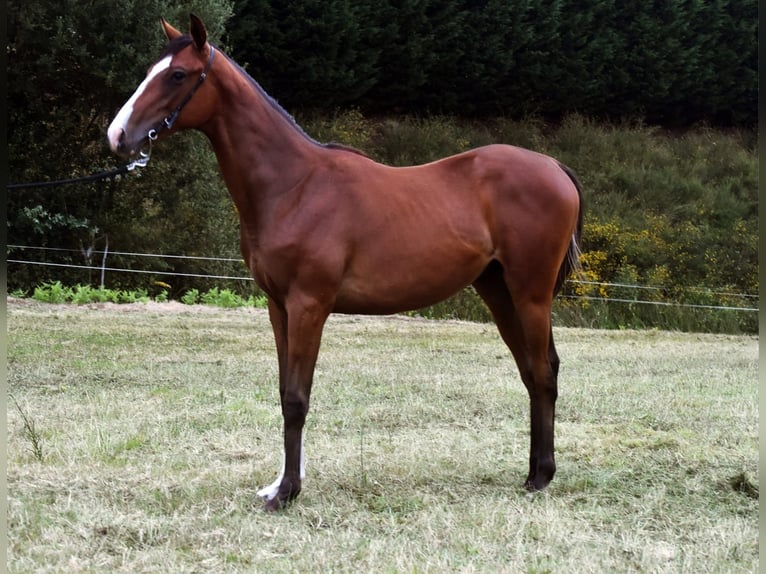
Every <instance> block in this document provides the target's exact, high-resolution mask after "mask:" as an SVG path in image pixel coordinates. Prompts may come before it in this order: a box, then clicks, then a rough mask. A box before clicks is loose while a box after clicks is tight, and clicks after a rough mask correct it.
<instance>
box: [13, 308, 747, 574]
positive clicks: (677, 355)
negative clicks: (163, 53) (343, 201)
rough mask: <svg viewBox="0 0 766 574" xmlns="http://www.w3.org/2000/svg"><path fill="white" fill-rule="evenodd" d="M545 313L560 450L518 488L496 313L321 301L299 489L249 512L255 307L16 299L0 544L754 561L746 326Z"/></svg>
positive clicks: (408, 566) (728, 565) (533, 559)
mask: <svg viewBox="0 0 766 574" xmlns="http://www.w3.org/2000/svg"><path fill="white" fill-rule="evenodd" d="M555 334H556V337H557V346H558V349H559V352H560V355H561V356H562V368H561V373H560V380H559V383H560V398H559V402H558V411H557V417H558V418H557V460H558V465H559V470H558V473H557V476H556V478H555V479H554V481H553V483H552V484H551V486H550V487H549V489H548V490H547V491H545V492H544V493H541V494H536V495H529V494H527V493H526V492H525V491H524V490H523V489H522V488H521V483H522V481H523V479H524V476H525V470H526V460H527V456H528V401H527V397H526V393H525V391H524V388H523V385H522V384H521V382H520V381H519V379H518V376H517V374H516V372H515V368H514V366H513V361H512V360H511V358H510V356H509V354H508V352H507V351H506V350H505V348H504V347H503V345H502V343H501V342H500V339H499V337H498V336H497V334H496V332H495V329H494V327H493V326H492V325H489V324H475V323H464V322H450V321H426V320H422V319H411V318H402V317H384V318H362V317H353V316H352V317H346V316H339V317H333V318H332V319H331V320H330V322H329V324H328V326H327V329H326V331H325V337H324V340H323V348H322V352H321V354H320V360H319V364H318V367H317V373H316V377H315V385H314V393H313V396H312V401H313V402H312V410H311V414H310V416H309V422H308V424H307V434H306V450H307V453H306V454H307V462H308V465H307V473H308V476H307V479H306V481H305V483H304V491H303V493H302V494H301V496H300V497H299V498H298V500H297V501H296V503H295V504H293V505H292V506H291V507H289V508H288V509H287V511H285V512H283V513H281V514H278V515H268V514H266V513H264V512H262V511H261V510H260V507H259V501H258V500H257V499H256V497H255V490H256V489H257V488H258V487H260V486H263V485H265V484H268V483H270V482H271V481H272V480H273V478H274V476H275V474H276V472H277V470H278V467H279V464H280V460H281V438H280V429H281V416H280V412H279V407H278V396H277V384H276V376H277V372H276V356H275V353H274V344H273V341H272V336H271V332H270V327H269V325H268V319H267V314H266V312H265V311H262V310H258V309H252V308H243V309H222V308H217V307H208V306H185V305H181V304H177V303H176V304H164V305H160V304H156V303H147V304H137V305H122V306H108V305H105V306H102V307H101V308H87V307H82V306H73V305H48V304H41V303H38V302H34V301H29V300H25V301H15V300H11V301H9V303H8V336H9V347H8V360H9V363H8V380H9V390H10V392H11V393H12V395H13V397H14V400H15V401H16V403H15V404H14V402H13V401H8V402H7V405H8V406H7V415H8V492H9V501H8V507H9V514H8V528H9V536H8V544H9V568H10V570H11V571H12V572H32V571H34V572H61V571H83V572H120V571H122V572H256V571H257V572H329V571H332V572H509V573H510V572H513V573H515V572H577V573H580V572H694V573H697V572H721V573H723V572H726V573H728V572H756V571H757V570H758V564H759V561H758V525H757V520H758V485H759V476H758V410H757V357H758V339H757V338H756V337H750V336H725V335H701V334H682V333H671V332H659V331H596V330H587V329H557V330H556V331H555ZM17 405H18V406H17ZM21 413H23V416H22V414H21ZM30 423H31V424H32V425H33V428H34V436H35V437H36V439H35V440H36V441H37V442H38V447H39V448H40V449H41V450H40V452H41V453H42V456H41V457H37V456H36V455H35V452H34V450H33V445H32V444H30V436H31V435H30V432H29V428H30Z"/></svg>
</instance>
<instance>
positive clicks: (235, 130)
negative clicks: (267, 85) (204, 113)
mask: <svg viewBox="0 0 766 574" xmlns="http://www.w3.org/2000/svg"><path fill="white" fill-rule="evenodd" d="M224 63H225V66H226V68H225V69H224V73H220V72H219V74H218V75H217V78H216V79H217V85H218V102H217V105H216V110H217V112H216V113H215V114H214V116H213V117H212V118H211V120H210V121H209V122H208V123H207V124H206V125H205V126H203V127H202V128H201V130H202V131H203V132H204V133H205V134H206V135H207V137H208V139H209V140H210V142H211V144H212V146H213V149H214V151H215V154H216V157H217V159H218V164H219V166H220V168H221V174H222V175H223V178H224V181H225V182H226V186H227V188H228V189H229V193H230V194H231V196H232V199H233V200H234V203H235V204H236V205H237V208H238V210H239V211H240V214H241V215H244V213H243V211H245V212H246V211H250V210H253V209H254V210H255V211H256V212H257V214H259V215H262V214H263V212H264V210H265V207H267V206H265V205H264V204H265V203H268V202H269V200H273V199H275V198H277V197H279V196H280V195H282V194H283V193H284V192H285V191H287V190H289V189H292V188H294V187H295V186H296V185H297V183H298V182H299V181H301V180H302V179H303V178H305V177H306V174H307V173H308V171H310V169H311V166H312V161H311V159H312V157H315V156H316V154H317V153H318V151H319V149H320V147H319V146H318V145H317V144H316V143H315V142H314V141H313V140H311V139H310V138H309V137H308V136H306V135H305V134H304V133H303V132H302V131H301V130H300V128H298V127H297V125H296V124H295V123H294V122H293V121H292V119H291V118H290V117H289V116H288V115H287V114H286V113H285V112H284V111H282V110H280V109H279V108H278V107H277V105H276V104H275V103H272V102H271V101H269V99H268V96H267V95H266V94H265V92H263V91H262V90H261V89H260V88H259V87H257V86H256V85H254V84H253V83H251V80H250V79H249V78H247V77H245V76H244V75H243V74H244V72H240V71H239V70H237V69H236V68H235V67H234V64H232V63H231V62H230V61H228V60H225V61H224ZM222 68H223V67H222Z"/></svg>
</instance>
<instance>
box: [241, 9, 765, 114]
mask: <svg viewBox="0 0 766 574" xmlns="http://www.w3.org/2000/svg"><path fill="white" fill-rule="evenodd" d="M235 11H236V16H235V17H234V18H232V19H231V20H230V22H229V34H230V40H231V43H232V44H233V48H234V55H235V58H236V59H238V60H240V61H241V62H243V63H246V64H247V65H248V70H249V71H250V72H251V74H252V75H253V76H254V77H255V78H256V79H258V80H259V81H261V82H262V83H263V85H264V86H265V87H266V89H267V90H269V91H271V92H272V95H274V96H275V97H276V98H277V99H279V100H280V101H281V102H282V103H283V104H285V105H286V106H287V107H288V108H290V109H293V110H297V109H303V110H314V111H317V110H318V111H329V110H333V109H334V108H335V107H337V106H344V105H348V104H353V105H356V106H359V107H360V108H361V109H362V110H363V111H365V112H367V113H372V114H391V113H414V112H418V113H441V114H450V115H455V114H456V115H460V116H469V115H470V116H483V117H495V116H499V115H504V116H509V117H514V118H520V117H527V116H529V115H537V116H540V117H544V118H546V119H552V120H558V119H560V118H562V117H563V116H565V115H566V114H568V113H572V112H577V113H580V114H584V115H587V116H590V117H598V118H608V119H610V120H616V119H621V118H629V119H633V118H641V119H643V120H645V121H647V122H648V123H651V124H661V125H665V126H688V125H690V124H693V123H695V122H699V121H707V122H709V123H711V124H722V125H732V124H736V125H754V124H755V122H756V121H757V118H756V109H757V108H756V101H757V99H756V98H757V55H756V47H757V30H758V22H757V5H756V3H755V1H754V0H740V1H726V0H715V1H713V2H703V1H702V0H693V1H688V0H668V1H663V2H642V1H639V0H630V1H629V2H616V1H615V0H585V1H583V0H483V1H475V0H474V1H471V0H383V1H380V0H376V1H375V2H371V1H356V2H351V1H350V0H332V1H331V2H318V1H317V0H292V1H290V2H276V1H275V0H258V1H256V2H251V1H240V2H237V3H236V4H235Z"/></svg>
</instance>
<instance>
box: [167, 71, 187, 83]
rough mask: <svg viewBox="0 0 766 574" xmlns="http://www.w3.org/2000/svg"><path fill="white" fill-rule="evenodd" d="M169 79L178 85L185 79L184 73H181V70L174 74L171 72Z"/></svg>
mask: <svg viewBox="0 0 766 574" xmlns="http://www.w3.org/2000/svg"><path fill="white" fill-rule="evenodd" d="M170 77H171V78H172V80H173V81H174V82H175V83H177V84H180V83H181V82H183V81H184V80H185V79H186V72H182V71H181V70H176V71H175V72H173V74H172V75H171V76H170Z"/></svg>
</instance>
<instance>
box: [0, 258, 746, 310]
mask: <svg viewBox="0 0 766 574" xmlns="http://www.w3.org/2000/svg"><path fill="white" fill-rule="evenodd" d="M8 249H9V250H11V249H14V250H24V251H43V252H45V251H49V252H60V253H64V252H66V253H76V254H80V255H82V256H83V258H86V257H87V258H89V257H91V256H93V255H102V256H103V257H102V264H101V265H100V266H99V265H77V264H74V263H57V262H52V261H33V260H29V259H11V258H9V259H7V262H8V263H16V264H20V265H38V266H46V267H60V268H70V269H82V270H88V271H97V272H100V273H101V274H102V278H103V274H104V273H105V272H106V271H109V272H115V273H139V274H146V275H160V276H168V277H191V278H204V279H221V280H241V281H253V278H252V277H250V276H236V275H215V274H206V273H180V272H175V271H166V270H159V269H126V268H122V267H107V266H106V259H107V257H108V256H109V255H113V256H130V257H143V258H155V259H177V260H193V261H194V260H196V261H210V262H221V263H242V264H243V265H244V261H243V260H242V258H232V257H210V256H194V255H163V254H156V253H135V252H126V251H107V250H77V249H66V248H60V247H42V246H29V245H8ZM102 283H103V279H102ZM568 283H569V284H572V285H578V284H579V285H588V286H593V287H599V288H601V287H609V288H615V289H621V290H622V289H626V290H633V291H636V292H637V293H638V292H642V291H643V292H647V291H650V292H655V293H658V294H660V295H661V294H662V293H665V292H668V291H669V289H667V288H665V287H659V286H653V285H636V284H629V283H610V282H605V281H584V280H580V279H569V280H568ZM673 291H675V292H681V293H693V294H697V295H700V294H703V295H705V296H709V297H719V298H727V299H739V300H741V301H742V302H743V305H738V306H735V305H712V304H699V303H687V302H682V301H669V300H664V299H658V300H647V299H639V298H627V297H611V296H603V297H602V296H594V295H581V294H575V295H572V294H567V295H562V297H563V298H564V299H574V300H581V301H597V302H604V303H624V304H633V305H654V306H660V307H678V308H688V309H714V310H721V311H739V312H750V313H757V312H758V310H759V308H758V307H757V306H753V303H752V302H753V301H755V305H757V304H758V300H759V295H753V294H750V293H733V292H729V291H715V290H711V289H706V288H704V287H685V288H683V289H678V288H674V289H673ZM745 302H749V304H744V303H745Z"/></svg>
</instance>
